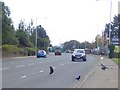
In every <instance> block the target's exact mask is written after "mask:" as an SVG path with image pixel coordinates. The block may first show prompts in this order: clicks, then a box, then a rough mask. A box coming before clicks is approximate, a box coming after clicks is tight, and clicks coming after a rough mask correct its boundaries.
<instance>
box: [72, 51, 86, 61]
mask: <svg viewBox="0 0 120 90" xmlns="http://www.w3.org/2000/svg"><path fill="white" fill-rule="evenodd" d="M76 59H82V60H83V61H86V54H85V50H84V49H75V50H74V52H73V54H72V61H75V60H76Z"/></svg>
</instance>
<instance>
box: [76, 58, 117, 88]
mask: <svg viewBox="0 0 120 90" xmlns="http://www.w3.org/2000/svg"><path fill="white" fill-rule="evenodd" d="M101 63H102V64H103V65H105V66H106V67H108V69H106V70H102V69H101ZM76 88H118V65H117V64H116V63H115V62H113V61H112V60H111V59H109V58H107V57H103V56H99V61H98V63H97V65H96V66H95V67H94V68H93V69H92V70H91V71H90V72H89V73H88V75H87V76H86V77H85V78H84V80H83V81H82V82H79V84H78V85H77V87H76Z"/></svg>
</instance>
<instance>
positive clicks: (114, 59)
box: [112, 58, 120, 65]
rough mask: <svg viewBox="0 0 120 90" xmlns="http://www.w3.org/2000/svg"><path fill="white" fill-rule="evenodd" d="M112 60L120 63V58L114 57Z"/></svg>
mask: <svg viewBox="0 0 120 90" xmlns="http://www.w3.org/2000/svg"><path fill="white" fill-rule="evenodd" d="M112 60H113V61H114V62H115V63H116V64H119V65H120V58H112Z"/></svg>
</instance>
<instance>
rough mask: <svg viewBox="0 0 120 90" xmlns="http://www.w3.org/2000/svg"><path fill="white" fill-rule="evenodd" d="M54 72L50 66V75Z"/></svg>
mask: <svg viewBox="0 0 120 90" xmlns="http://www.w3.org/2000/svg"><path fill="white" fill-rule="evenodd" d="M53 72H54V70H53V67H51V66H50V74H53Z"/></svg>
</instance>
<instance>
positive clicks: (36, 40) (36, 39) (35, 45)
mask: <svg viewBox="0 0 120 90" xmlns="http://www.w3.org/2000/svg"><path fill="white" fill-rule="evenodd" d="M35 36H36V37H35V48H36V55H37V18H36V30H35Z"/></svg>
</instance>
